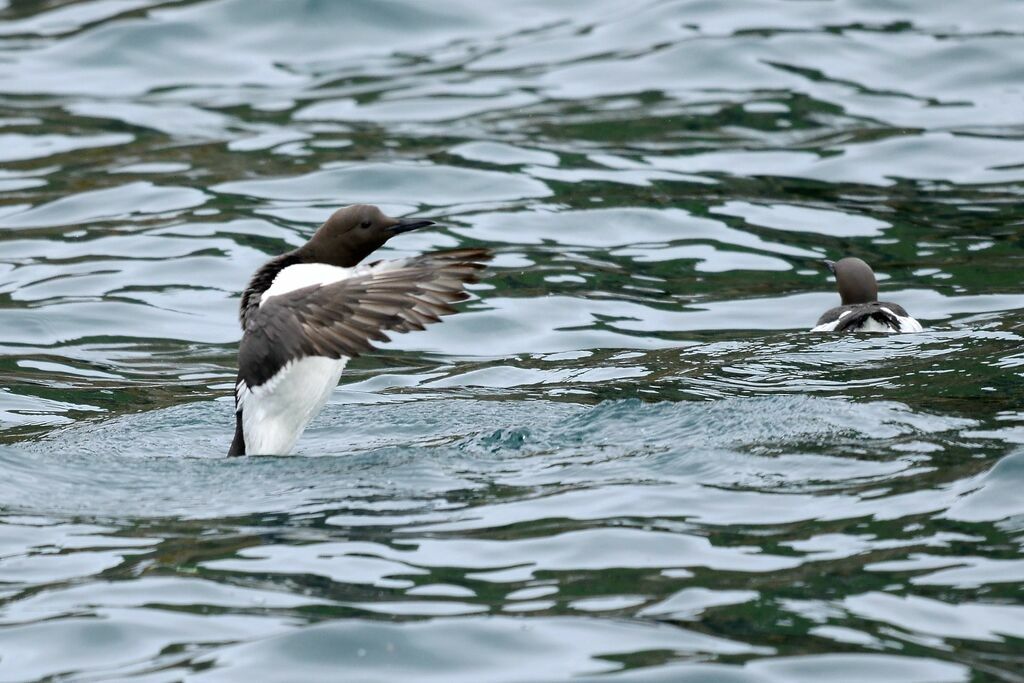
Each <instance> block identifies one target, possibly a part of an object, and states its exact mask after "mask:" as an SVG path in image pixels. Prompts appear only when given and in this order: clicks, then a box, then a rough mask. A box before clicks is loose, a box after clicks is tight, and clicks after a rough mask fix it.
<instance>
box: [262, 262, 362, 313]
mask: <svg viewBox="0 0 1024 683" xmlns="http://www.w3.org/2000/svg"><path fill="white" fill-rule="evenodd" d="M355 271H356V269H355V268H339V267H338V266H329V265H327V264H326V263H299V264H297V265H294V266H288V267H287V268H282V269H281V272H279V273H278V274H277V276H276V277H275V278H274V281H273V282H271V283H270V286H269V287H267V289H266V291H264V292H263V296H261V297H260V306H262V305H263V304H265V303H266V301H267V299H269V298H270V297H272V296H277V295H278V294H285V293H287V292H291V291H293V290H296V289H302V288H303V287H309V286H310V285H326V284H330V283H332V282H338V281H339V280H344V279H345V278H347V277H351V275H352V274H353V273H354V272H355Z"/></svg>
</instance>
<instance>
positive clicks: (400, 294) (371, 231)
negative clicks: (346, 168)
mask: <svg viewBox="0 0 1024 683" xmlns="http://www.w3.org/2000/svg"><path fill="white" fill-rule="evenodd" d="M429 225H433V221H429V220H425V219H418V218H416V219H409V218H405V219H399V218H391V217H390V216H386V215H384V213H383V212H381V210H380V209H378V208H377V207H376V206H369V205H366V204H358V205H355V206H348V207H345V208H343V209H339V210H338V211H335V212H334V214H332V215H331V217H330V218H328V219H327V221H326V222H325V223H324V224H323V225H322V226H320V228H319V229H318V230H317V231H316V233H314V235H313V236H312V237H311V238H310V240H309V241H308V242H306V243H305V244H304V245H302V246H301V247H299V248H298V249H294V250H293V251H290V252H288V253H286V254H282V255H281V256H278V257H276V258H274V259H271V260H270V261H269V262H267V263H265V264H264V265H263V266H262V267H261V268H260V269H259V270H257V271H256V274H255V275H253V277H252V280H250V282H249V286H248V287H247V288H246V290H245V292H244V293H243V294H242V304H241V311H240V318H241V322H242V329H243V334H242V342H241V345H240V346H239V349H238V379H237V381H236V383H235V438H234V441H232V443H231V448H230V450H229V452H228V455H246V454H249V455H256V454H276V455H283V454H286V453H288V452H289V451H291V449H292V447H293V446H294V445H295V442H296V441H297V440H298V438H299V436H300V435H301V434H302V431H303V430H304V429H305V428H306V425H307V424H308V423H309V421H310V420H311V419H313V417H314V416H315V415H316V414H317V413H319V412H320V409H321V408H323V406H324V403H325V402H326V401H327V398H328V396H329V395H330V393H331V391H332V390H333V389H334V387H335V386H336V385H337V384H338V380H339V379H340V377H341V373H342V370H344V368H345V364H346V363H348V361H349V360H350V359H351V358H353V357H355V356H357V355H359V354H361V353H366V352H368V351H371V350H373V348H374V347H373V344H372V342H386V341H388V336H387V334H386V333H387V332H408V331H410V330H422V329H423V328H424V326H425V325H427V324H430V323H434V322H439V321H440V316H442V315H447V314H449V313H454V312H455V309H454V308H453V307H452V304H453V303H455V302H457V301H461V300H463V299H466V298H468V296H469V295H468V294H467V293H466V291H465V286H466V284H467V283H472V282H476V281H477V278H478V276H479V274H480V271H481V270H483V268H484V263H485V262H486V261H487V260H488V259H490V258H491V254H490V252H489V251H487V250H486V249H457V250H453V251H442V252H434V253H430V254H424V255H422V256H414V257H411V258H404V259H395V260H391V261H376V262H374V263H369V264H363V261H364V260H365V259H366V258H367V257H368V256H369V255H370V254H372V253H373V252H374V251H376V250H377V249H379V248H380V247H382V246H383V245H384V244H385V243H386V242H387V241H388V240H390V239H391V238H392V237H395V236H396V235H401V234H402V233H405V232H409V231H410V230H417V229H419V228H425V227H427V226H429Z"/></svg>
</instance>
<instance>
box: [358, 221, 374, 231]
mask: <svg viewBox="0 0 1024 683" xmlns="http://www.w3.org/2000/svg"><path fill="white" fill-rule="evenodd" d="M371 225H373V222H372V221H363V222H362V223H360V224H359V227H360V228H363V229H366V228H368V227H370V226H371Z"/></svg>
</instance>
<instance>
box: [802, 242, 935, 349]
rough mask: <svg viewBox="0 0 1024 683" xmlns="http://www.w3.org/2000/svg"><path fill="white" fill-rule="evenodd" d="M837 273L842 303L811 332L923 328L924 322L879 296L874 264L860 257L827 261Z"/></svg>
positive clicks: (896, 330) (829, 310)
mask: <svg viewBox="0 0 1024 683" xmlns="http://www.w3.org/2000/svg"><path fill="white" fill-rule="evenodd" d="M825 265H826V266H827V267H828V269H829V270H830V271H832V273H833V274H835V276H836V287H838V288H839V296H840V298H841V299H842V305H840V306H836V307H835V308H830V309H828V310H827V311H825V312H824V313H823V314H822V315H821V317H820V318H818V323H817V325H815V326H814V328H813V329H812V330H811V332H920V331H921V330H922V329H923V328H922V327H921V323H919V322H917V321H916V320H914V319H913V318H911V317H910V316H909V315H908V314H907V312H906V310H904V309H903V307H902V306H900V305H899V304H893V303H889V302H888V301H879V300H878V281H877V280H875V273H874V272H873V271H872V270H871V266H869V265H868V264H867V263H865V262H864V261H862V260H861V259H859V258H854V257H847V258H844V259H840V260H839V261H825Z"/></svg>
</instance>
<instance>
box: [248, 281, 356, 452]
mask: <svg viewBox="0 0 1024 683" xmlns="http://www.w3.org/2000/svg"><path fill="white" fill-rule="evenodd" d="M264 296H265V295H264ZM348 360H349V359H348V358H347V357H342V358H340V359H338V360H335V359H333V358H324V357H322V356H310V357H307V358H302V359H300V360H298V361H293V362H291V363H288V364H287V365H285V366H284V367H283V368H281V370H279V371H278V373H277V374H276V375H274V376H273V377H272V378H271V379H270V380H269V381H267V382H265V383H264V384H261V385H260V386H258V387H255V388H253V389H250V388H249V386H248V385H247V384H246V383H245V381H244V380H242V381H239V383H238V386H237V387H236V388H235V391H236V393H237V396H238V407H239V408H240V409H241V411H242V434H243V435H244V436H245V452H246V454H248V455H287V454H288V453H290V452H291V450H292V448H293V447H294V446H295V442H296V441H298V440H299V437H300V436H302V432H303V430H305V429H306V425H308V424H309V421H310V420H312V419H313V418H314V417H315V416H316V414H317V413H319V412H320V410H321V409H322V408H323V407H324V404H325V403H327V399H328V397H330V395H331V392H332V391H333V390H334V387H336V386H338V380H339V379H341V373H342V371H343V370H344V369H345V364H346V363H348Z"/></svg>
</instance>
